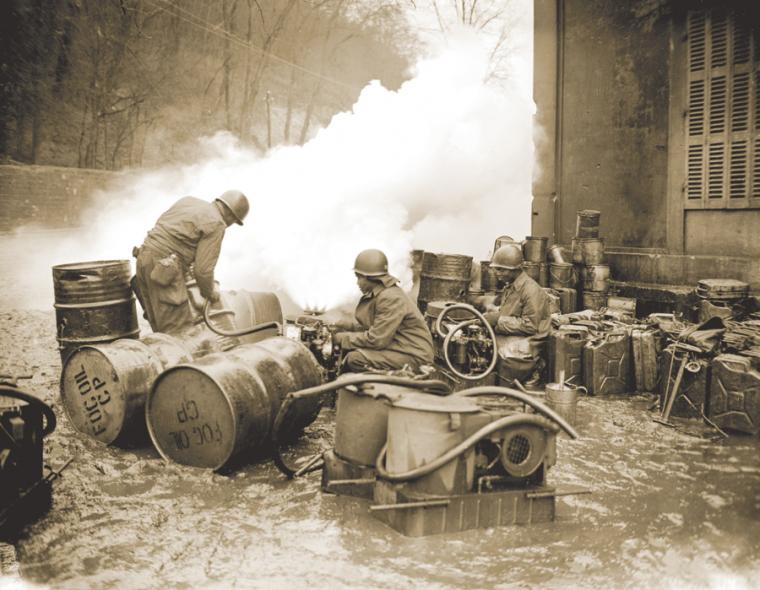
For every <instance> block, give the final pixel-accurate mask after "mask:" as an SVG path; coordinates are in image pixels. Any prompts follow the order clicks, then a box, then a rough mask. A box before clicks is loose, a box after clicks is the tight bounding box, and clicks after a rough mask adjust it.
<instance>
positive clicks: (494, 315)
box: [483, 309, 501, 326]
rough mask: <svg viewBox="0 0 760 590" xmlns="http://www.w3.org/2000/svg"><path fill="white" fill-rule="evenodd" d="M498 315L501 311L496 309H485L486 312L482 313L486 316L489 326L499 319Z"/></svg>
mask: <svg viewBox="0 0 760 590" xmlns="http://www.w3.org/2000/svg"><path fill="white" fill-rule="evenodd" d="M500 315H501V313H500V312H499V310H498V309H496V310H493V311H487V312H486V313H484V314H483V317H484V318H486V321H487V322H488V323H489V324H490V325H491V326H495V325H496V323H497V322H498V321H499V316H500Z"/></svg>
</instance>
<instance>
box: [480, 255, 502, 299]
mask: <svg viewBox="0 0 760 590" xmlns="http://www.w3.org/2000/svg"><path fill="white" fill-rule="evenodd" d="M480 288H481V290H482V291H485V292H486V293H493V292H494V291H496V290H497V289H498V285H497V279H496V272H495V271H494V269H492V268H491V261H490V260H481V261H480Z"/></svg>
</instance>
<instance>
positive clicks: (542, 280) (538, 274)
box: [522, 236, 549, 287]
mask: <svg viewBox="0 0 760 590" xmlns="http://www.w3.org/2000/svg"><path fill="white" fill-rule="evenodd" d="M547 242H548V238H545V237H541V236H525V241H524V242H523V243H522V250H523V270H524V271H525V274H527V275H528V276H529V277H531V278H532V279H533V280H534V281H536V282H537V283H538V284H539V285H541V286H542V287H548V286H549V265H548V264H547V263H546V244H547Z"/></svg>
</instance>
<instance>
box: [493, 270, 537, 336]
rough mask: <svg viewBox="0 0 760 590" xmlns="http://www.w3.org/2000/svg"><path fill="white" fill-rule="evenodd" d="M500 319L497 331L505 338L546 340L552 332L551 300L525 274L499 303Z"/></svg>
mask: <svg viewBox="0 0 760 590" xmlns="http://www.w3.org/2000/svg"><path fill="white" fill-rule="evenodd" d="M495 304H496V305H498V306H499V319H498V320H497V321H496V325H495V326H494V327H495V331H496V333H497V334H501V335H504V336H531V337H532V338H531V339H532V340H540V339H544V338H546V337H547V336H548V335H549V331H550V330H551V310H550V307H549V296H548V295H547V294H546V292H545V291H544V290H543V289H542V288H541V286H540V285H539V284H538V283H537V282H536V281H534V280H533V279H532V278H530V277H529V276H528V275H527V274H525V272H521V273H520V274H519V275H517V278H516V279H515V280H514V281H513V282H512V284H511V285H508V286H507V287H505V288H504V291H502V293H501V294H500V296H499V297H498V298H497V299H496V301H495Z"/></svg>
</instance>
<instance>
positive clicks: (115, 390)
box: [61, 334, 213, 444]
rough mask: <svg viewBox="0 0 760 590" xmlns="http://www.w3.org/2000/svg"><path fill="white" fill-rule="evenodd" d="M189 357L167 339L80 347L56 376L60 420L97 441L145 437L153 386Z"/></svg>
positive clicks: (156, 337) (154, 336) (175, 341)
mask: <svg viewBox="0 0 760 590" xmlns="http://www.w3.org/2000/svg"><path fill="white" fill-rule="evenodd" d="M212 341H213V339H212ZM192 358H193V357H192V355H191V354H190V351H189V350H188V349H187V348H186V346H185V344H184V343H183V342H182V341H181V340H180V339H178V338H177V337H176V336H169V335H168V334H149V335H148V336H146V337H144V338H143V339H141V340H129V339H123V340H117V341H116V342H111V343H110V344H101V345H87V346H82V347H80V348H78V349H77V350H75V351H74V352H73V353H72V354H71V355H70V356H69V357H68V359H67V360H66V362H65V363H64V365H63V371H62V372H61V401H62V402H63V407H64V410H65V411H66V415H67V416H68V418H69V421H70V422H71V424H72V426H74V428H75V429H76V430H78V431H79V432H81V433H83V434H87V435H89V436H91V437H93V438H95V439H96V440H98V441H100V442H103V443H106V444H111V443H115V442H127V441H130V442H131V441H134V440H136V439H137V440H139V438H140V437H141V435H144V433H145V419H144V417H143V416H144V407H145V397H146V396H147V395H148V392H149V391H150V388H151V386H152V385H153V382H154V381H155V380H156V378H157V377H158V376H159V375H160V374H161V372H162V371H163V370H164V369H166V368H168V367H172V366H174V365H177V364H179V363H186V362H190V361H191V360H192Z"/></svg>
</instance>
